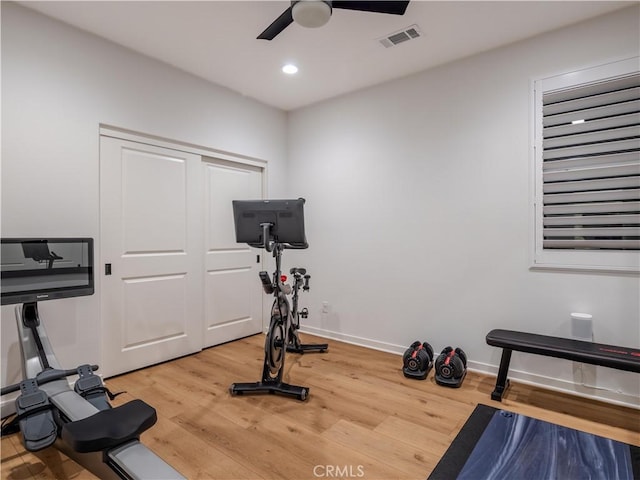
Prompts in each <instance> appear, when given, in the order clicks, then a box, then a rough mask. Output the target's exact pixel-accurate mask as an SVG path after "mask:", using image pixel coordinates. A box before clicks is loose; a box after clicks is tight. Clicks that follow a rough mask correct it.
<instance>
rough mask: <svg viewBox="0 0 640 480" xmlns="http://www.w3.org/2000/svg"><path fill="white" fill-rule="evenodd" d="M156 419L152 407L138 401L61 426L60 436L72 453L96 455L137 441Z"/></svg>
mask: <svg viewBox="0 0 640 480" xmlns="http://www.w3.org/2000/svg"><path fill="white" fill-rule="evenodd" d="M157 420H158V417H157V415H156V411H155V409H154V408H153V407H151V406H150V405H148V404H147V403H145V402H143V401H142V400H132V401H130V402H128V403H125V404H124V405H120V406H119V407H116V408H111V409H109V410H101V411H99V412H98V413H96V414H95V415H91V416H90V417H87V418H83V419H82V420H78V421H75V422H70V423H65V424H64V425H63V426H62V435H61V436H62V439H63V440H64V441H65V442H67V443H68V444H69V446H70V447H71V448H73V449H74V450H75V451H76V452H79V453H87V452H97V451H100V450H106V449H109V448H112V447H115V446H116V445H120V444H122V443H124V442H126V441H128V440H133V439H139V438H140V434H141V433H142V432H144V431H145V430H147V429H149V428H151V427H152V426H153V425H154V424H155V423H156V421H157Z"/></svg>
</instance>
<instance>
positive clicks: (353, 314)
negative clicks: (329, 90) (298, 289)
mask: <svg viewBox="0 0 640 480" xmlns="http://www.w3.org/2000/svg"><path fill="white" fill-rule="evenodd" d="M638 18H639V13H638V8H637V7H633V8H631V9H626V10H623V11H618V12H615V13H613V14H610V15H608V16H605V17H601V18H599V19H596V20H593V21H589V22H586V23H582V24H579V25H576V26H573V27H570V28H565V29H563V30H560V31H557V32H553V33H550V34H546V35H543V36H540V37H537V38H534V39H530V40H528V41H524V42H520V43H517V44H514V45H511V46H508V47H504V48H501V49H498V50H494V51H491V52H487V53H484V54H481V55H477V56H474V57H471V58H468V59H465V60H462V61H458V62H456V63H452V64H449V65H445V66H442V67H440V68H436V69H432V70H430V71H426V72H423V73H420V74H417V75H413V76H410V77H407V78H404V79H401V80H398V81H393V82H390V83H387V84H384V85H380V86H377V87H373V88H370V89H367V90H364V91H360V92H357V93H354V94H350V95H346V96H342V97H340V98H336V99H333V100H329V101H326V102H323V103H320V104H318V105H315V106H311V107H308V108H305V109H301V110H298V111H295V112H293V113H292V114H290V116H289V130H290V132H289V162H290V165H289V170H288V172H289V175H290V180H291V182H292V184H294V185H296V189H295V191H293V192H291V193H292V194H293V195H294V196H296V195H300V196H305V197H306V198H307V205H306V212H307V213H306V221H307V234H308V240H309V242H310V245H311V247H310V249H309V250H308V251H307V252H308V253H301V254H296V255H291V256H290V258H289V260H288V263H295V262H296V261H298V262H299V263H301V264H303V265H304V264H306V266H307V267H308V269H309V273H310V274H311V275H312V288H311V292H310V293H309V294H308V295H305V297H306V298H305V297H303V298H302V299H301V300H302V304H303V305H305V304H306V305H308V306H309V307H310V312H311V314H310V316H309V319H308V320H306V321H305V323H304V326H303V327H304V328H306V330H307V331H312V332H316V333H321V334H324V335H328V336H333V337H336V338H345V339H347V340H350V341H354V342H356V343H362V344H365V345H371V346H375V347H378V348H382V349H387V350H391V351H396V352H402V351H404V349H405V348H406V347H407V346H408V345H409V344H410V343H411V342H413V341H414V340H420V341H425V340H426V341H428V342H430V343H431V345H432V346H433V347H434V349H435V350H436V351H437V352H438V353H439V352H440V350H441V349H442V348H444V347H445V346H447V345H452V346H454V347H455V346H460V347H461V348H463V350H465V352H466V353H467V355H468V357H469V358H470V360H471V361H470V366H472V367H473V368H475V369H479V370H484V371H490V372H495V371H496V369H495V367H496V366H497V365H498V363H499V358H500V351H499V350H498V349H495V348H492V347H489V346H487V345H486V343H485V336H486V334H487V333H488V332H489V331H490V330H491V329H494V328H507V329H514V330H523V331H532V332H538V333H543V334H549V335H558V336H570V334H571V331H570V319H569V314H570V312H575V311H577V312H586V313H591V314H592V315H593V318H594V335H595V340H596V341H598V342H602V343H611V344H614V345H624V346H629V347H635V348H640V312H639V308H640V283H639V280H638V277H637V276H636V277H633V276H622V275H615V274H592V273H566V272H557V271H556V272H550V271H532V270H530V269H529V267H530V264H531V262H530V259H531V256H530V250H531V248H530V247H531V239H532V237H533V231H532V228H531V227H532V226H531V224H530V213H531V212H530V203H529V202H530V193H531V192H530V185H531V177H530V175H531V162H532V157H531V151H530V131H531V128H532V124H531V122H532V109H531V95H532V92H531V82H532V80H533V79H535V78H538V77H544V76H548V75H551V74H558V73H563V72H567V71H572V70H576V69H580V68H583V67H587V66H593V65H597V64H601V63H606V62H609V61H612V60H617V59H621V58H627V57H631V56H634V55H638V54H639V48H640V47H639V45H640V42H639V40H640V35H639V24H638ZM420 41H429V38H428V35H427V37H425V38H424V39H422V40H420ZM397 48H402V46H399V47H397ZM381 68H384V66H383V65H381ZM287 255H289V254H287ZM323 301H327V302H328V303H329V307H328V310H329V311H328V312H327V313H323V312H322V302H323ZM305 302H306V303H305ZM573 367H574V366H573V365H572V362H567V361H564V360H554V359H550V358H543V357H536V356H530V355H525V354H518V353H516V354H514V355H513V359H512V376H513V377H516V378H517V377H519V378H522V379H525V380H528V381H534V382H538V383H541V384H544V385H550V386H554V387H557V388H566V389H569V390H571V391H576V392H579V393H582V394H586V395H591V396H594V397H599V398H610V399H612V400H614V401H621V402H626V403H629V404H634V405H640V380H639V376H638V375H637V374H632V373H627V372H619V371H614V370H610V369H600V368H597V369H596V367H592V366H586V367H585V368H584V373H585V383H587V384H594V383H595V384H597V386H598V387H600V388H603V389H605V390H601V391H600V390H595V389H590V388H583V387H581V386H579V385H577V384H574V381H577V382H578V383H580V382H581V378H580V374H579V372H577V373H574V372H573ZM517 371H521V372H522V373H520V374H518V373H517ZM594 375H595V379H594V378H593V376H594Z"/></svg>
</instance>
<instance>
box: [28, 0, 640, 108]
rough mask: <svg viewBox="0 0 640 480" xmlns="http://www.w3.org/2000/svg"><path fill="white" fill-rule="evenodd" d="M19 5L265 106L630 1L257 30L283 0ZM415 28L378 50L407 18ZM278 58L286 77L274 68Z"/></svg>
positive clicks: (301, 102)
mask: <svg viewBox="0 0 640 480" xmlns="http://www.w3.org/2000/svg"><path fill="white" fill-rule="evenodd" d="M19 3H21V4H22V5H24V6H25V7H28V8H31V9H34V10H38V11H40V12H42V13H44V14H46V15H49V16H51V17H54V18H57V19H59V20H62V21H64V22H66V23H69V24H71V25H74V26H76V27H79V28H81V29H84V30H87V31H89V32H92V33H94V34H96V35H99V36H101V37H104V38H107V39H109V40H111V41H113V42H115V43H118V44H120V45H123V46H125V47H128V48H130V49H132V50H135V51H137V52H140V53H142V54H144V55H147V56H149V57H153V58H156V59H158V60H161V61H163V62H166V63H168V64H170V65H173V66H175V67H177V68H180V69H182V70H184V71H187V72H190V73H192V74H194V75H197V76H199V77H202V78H204V79H207V80H209V81H211V82H213V83H216V84H218V85H223V86H225V87H228V88H230V89H232V90H234V91H236V92H239V93H241V94H243V95H246V96H248V97H252V98H255V99H257V100H259V101H261V102H263V103H266V104H268V105H273V106H275V107H278V108H281V109H283V110H292V109H295V108H299V107H302V106H305V105H309V104H312V103H314V102H318V101H320V100H324V99H327V98H330V97H334V96H336V95H340V94H343V93H347V92H352V91H354V90H358V89H361V88H364V87H367V86H371V85H375V84H378V83H381V82H384V81H387V80H391V79H394V78H399V77H403V76H406V75H409V74H411V73H415V72H419V71H421V70H425V69H427V68H430V67H433V66H436V65H441V64H444V63H447V62H451V61H453V60H456V59H459V58H463V57H467V56H469V55H473V54H476V53H479V52H482V51H486V50H489V49H492V48H495V47H498V46H501V45H506V44H509V43H513V42H516V41H518V40H522V39H524V38H527V37H531V36H534V35H537V34H539V33H542V32H546V31H549V30H553V29H556V28H559V27H562V26H565V25H569V24H572V23H576V22H579V21H582V20H585V19H588V18H591V17H595V16H598V15H601V14H603V13H606V12H610V11H613V10H616V9H619V8H622V7H625V6H629V5H632V4H637V2H635V1H632V2H621V1H532V2H526V1H494V2H486V1H441V2H435V1H424V0H422V1H421V0H412V1H411V3H410V4H409V7H408V8H407V11H406V13H405V15H403V16H396V15H385V14H378V13H367V12H357V11H351V10H340V9H334V11H333V16H332V18H331V20H330V21H329V23H328V24H327V25H325V26H323V27H321V28H317V29H307V28H304V27H301V26H299V25H297V24H295V23H294V24H291V25H290V26H289V27H288V28H287V29H285V30H284V31H283V32H282V33H281V34H280V35H278V36H277V37H276V38H275V39H274V40H272V41H267V40H257V39H256V37H257V36H258V35H259V34H260V33H261V32H262V31H263V30H264V29H265V28H266V27H267V26H268V25H269V24H271V22H272V21H273V20H275V19H276V17H278V16H279V15H280V14H281V13H282V12H283V11H284V10H285V9H286V8H287V7H288V6H289V5H290V2H288V1H260V0H258V1H239V0H236V1H194V2H191V1H141V2H132V1H108V2H94V1H70V2H57V1H44V2H31V1H29V2H19ZM414 24H416V25H418V27H419V28H420V30H421V31H422V34H423V36H422V37H420V38H418V39H415V40H411V41H409V42H406V43H401V44H399V45H397V46H395V47H392V48H385V47H383V46H382V45H381V44H380V43H379V42H378V39H379V38H381V37H385V36H387V35H389V34H391V33H394V32H396V31H398V30H401V29H404V28H405V27H408V26H411V25H414ZM287 62H294V63H296V64H297V65H298V67H299V68H300V71H299V72H298V74H296V75H295V76H287V75H285V74H283V73H282V72H281V70H280V68H281V66H282V65H283V64H285V63H287Z"/></svg>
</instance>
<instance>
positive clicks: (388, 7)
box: [258, 0, 409, 40]
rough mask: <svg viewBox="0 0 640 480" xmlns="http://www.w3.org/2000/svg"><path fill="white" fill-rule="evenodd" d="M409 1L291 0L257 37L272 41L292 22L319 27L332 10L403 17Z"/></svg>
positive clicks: (326, 20)
mask: <svg viewBox="0 0 640 480" xmlns="http://www.w3.org/2000/svg"><path fill="white" fill-rule="evenodd" d="M408 5H409V1H408V0H407V1H387V2H384V1H376V0H374V1H371V2H366V1H360V0H353V1H338V0H334V1H328V0H297V1H296V0H293V1H292V2H291V6H290V7H289V8H287V9H286V10H285V11H284V12H282V15H280V16H279V17H278V18H276V20H275V21H274V22H273V23H272V24H271V25H269V26H268V27H267V29H266V30H265V31H264V32H262V33H261V34H260V35H258V39H260V40H273V39H274V38H275V37H276V35H278V34H279V33H280V32H282V31H283V30H284V29H285V28H287V27H288V26H289V25H290V24H291V23H293V22H294V21H295V22H296V23H298V24H299V25H302V26H303V27H309V28H316V27H321V26H322V25H324V24H325V23H327V22H328V21H329V18H331V12H332V10H333V9H334V8H343V9H345V10H359V11H362V12H376V13H389V14H391V15H404V12H405V11H406V10H407V6H408Z"/></svg>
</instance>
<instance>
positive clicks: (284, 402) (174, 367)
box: [0, 334, 640, 480]
mask: <svg viewBox="0 0 640 480" xmlns="http://www.w3.org/2000/svg"><path fill="white" fill-rule="evenodd" d="M302 337H303V341H305V342H308V343H310V342H314V341H318V342H323V343H324V342H326V340H324V339H319V338H314V337H312V336H311V335H304V334H303V335H302ZM263 342H264V336H263V335H256V336H253V337H249V338H246V339H243V340H239V341H236V342H232V343H228V344H225V345H220V346H217V347H213V348H210V349H207V350H205V351H202V352H200V353H198V354H195V355H191V356H188V357H184V358H180V359H177V360H174V361H171V362H167V363H164V364H161V365H156V366H153V367H149V368H146V369H143V370H139V371H136V372H132V373H128V374H126V375H122V376H119V377H115V378H111V379H109V380H107V382H106V383H107V386H108V387H109V388H110V389H111V390H112V391H114V392H117V391H122V390H126V392H127V393H125V394H123V395H120V396H119V397H118V398H117V399H116V401H115V402H114V403H115V404H116V405H119V404H122V403H125V402H127V401H130V400H132V399H134V398H140V399H142V400H144V401H146V402H147V403H149V404H150V405H152V406H153V407H155V408H156V410H157V412H158V423H157V424H156V425H155V426H154V427H153V428H151V430H148V431H147V432H145V433H144V434H143V435H142V441H143V442H144V443H145V444H146V445H147V446H148V447H150V448H151V449H152V450H153V451H155V452H156V453H157V454H158V455H160V456H161V457H162V458H164V459H165V460H166V461H167V462H169V463H170V464H171V465H172V466H173V467H174V468H176V469H177V470H179V471H180V472H181V473H182V474H183V475H184V476H186V477H187V478H189V479H229V480H232V479H233V480H244V479H252V480H253V479H256V480H259V479H264V480H271V479H273V480H276V479H291V480H304V479H316V478H322V477H324V478H331V475H329V474H330V473H331V474H332V475H333V478H336V476H339V475H336V474H341V478H348V477H351V478H362V479H365V480H377V479H380V480H382V479H384V480H393V479H402V480H404V479H425V478H426V477H427V476H428V475H429V473H430V472H431V470H432V469H433V468H434V467H435V465H436V463H437V462H438V460H439V459H440V457H441V456H442V454H443V453H444V452H445V450H446V449H447V448H448V446H449V444H450V443H451V441H452V440H453V438H454V437H455V436H456V434H457V433H458V431H459V430H460V428H461V427H462V425H463V424H464V422H465V421H466V419H467V418H468V416H469V415H470V414H471V412H472V410H473V409H474V407H475V406H476V404H478V403H484V404H487V405H492V406H495V407H500V408H505V409H509V410H511V411H514V412H517V413H522V414H525V415H529V416H531V417H535V418H539V419H542V420H547V421H550V422H554V423H557V424H560V425H565V426H568V427H571V428H576V429H579V430H584V431H587V432H590V433H593V434H596V435H602V436H606V437H609V438H613V439H616V440H620V441H623V442H626V443H631V444H634V445H639V446H640V412H639V411H637V410H634V409H630V408H624V407H619V406H614V405H610V404H605V403H599V402H595V401H591V400H586V399H583V398H580V397H576V396H571V395H563V394H559V393H556V392H552V391H548V390H544V389H541V388H535V387H530V386H526V385H521V384H518V383H514V384H513V385H512V387H511V389H510V391H509V392H508V393H507V398H506V399H505V400H504V401H503V403H499V402H494V401H492V400H491V399H490V392H491V391H492V390H493V386H494V382H495V378H494V377H490V376H486V375H481V374H477V373H473V372H469V374H468V375H467V377H466V379H465V381H464V383H463V385H462V387H461V388H459V389H452V388H446V387H441V386H438V385H436V384H435V382H434V381H433V373H430V374H429V377H428V378H427V380H424V381H417V380H410V379H407V378H405V377H404V376H403V375H402V371H401V364H402V359H401V358H400V357H399V356H397V355H393V354H389V353H383V352H378V351H375V350H370V349H366V348H362V347H357V346H354V345H349V344H346V343H341V342H336V341H329V352H328V353H324V354H321V353H308V354H305V355H295V354H288V355H287V357H286V378H285V381H287V382H289V383H292V384H296V385H303V386H308V387H310V397H309V400H308V401H306V402H300V401H298V400H295V399H292V398H287V397H282V396H276V395H257V396H256V395H244V396H235V397H232V396H231V395H230V394H229V392H228V389H229V385H230V384H231V383H233V382H253V381H257V380H259V378H260V375H261V371H262V360H263V352H264V347H263ZM1 452H2V461H1V464H0V472H1V478H2V479H7V480H9V479H11V480H13V479H15V480H17V479H21V480H23V479H38V480H43V479H92V478H95V477H94V476H93V475H91V474H90V473H89V472H87V471H86V470H84V469H83V468H82V467H80V466H79V465H78V464H76V463H75V462H73V461H72V460H70V459H68V458H66V457H65V456H64V455H62V454H60V453H59V452H57V451H56V450H54V449H47V450H45V451H42V452H38V453H30V452H26V451H25V450H24V448H23V447H22V444H21V441H20V437H19V434H18V435H12V436H9V437H4V438H2V449H1Z"/></svg>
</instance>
